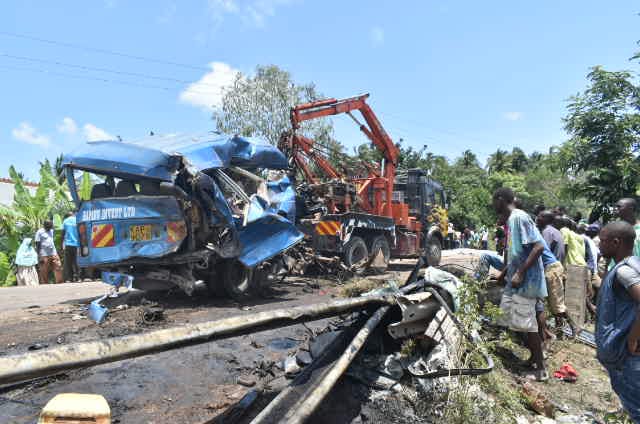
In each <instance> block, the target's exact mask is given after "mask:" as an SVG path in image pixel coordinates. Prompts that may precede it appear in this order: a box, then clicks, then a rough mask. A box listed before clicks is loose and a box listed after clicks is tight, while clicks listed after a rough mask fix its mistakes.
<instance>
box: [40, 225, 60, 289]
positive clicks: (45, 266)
mask: <svg viewBox="0 0 640 424" xmlns="http://www.w3.org/2000/svg"><path fill="white" fill-rule="evenodd" d="M43 226H44V228H40V229H39V230H38V231H37V232H36V236H35V238H34V240H35V242H36V251H37V252H38V266H39V268H40V269H39V271H40V284H47V283H48V282H49V272H50V271H51V270H53V274H54V276H55V280H56V283H62V265H61V264H60V258H59V257H58V252H57V250H56V245H55V242H54V238H53V222H51V221H49V220H46V221H44V224H43Z"/></svg>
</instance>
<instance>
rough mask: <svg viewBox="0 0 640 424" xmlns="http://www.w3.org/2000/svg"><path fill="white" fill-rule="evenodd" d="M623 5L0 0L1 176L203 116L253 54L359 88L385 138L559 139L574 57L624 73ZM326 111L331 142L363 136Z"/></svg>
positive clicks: (630, 43)
mask: <svg viewBox="0 0 640 424" xmlns="http://www.w3.org/2000/svg"><path fill="white" fill-rule="evenodd" d="M638 12H640V5H639V4H638V3H637V2H635V1H631V0H619V1H615V2H602V1H585V0H582V1H577V0H574V1H569V0H567V1H538V2H515V1H492V2H477V1H464V2H463V1H451V2H444V1H441V2H435V1H404V2H389V1H348V2H347V1H323V2H319V1H313V2H312V1H309V0H306V1H305V0H209V1H206V0H201V1H196V0H193V1H184V2H178V1H171V0H157V1H150V0H144V1H133V0H130V1H124V0H105V1H100V0H95V1H91V2H88V1H79V0H78V1H65V0H58V1H56V2H42V1H29V0H23V1H14V2H4V3H3V5H2V13H0V93H2V95H1V96H2V97H1V98H2V109H1V113H0V146H1V148H2V150H3V151H4V152H5V153H4V154H3V155H0V176H5V175H7V169H8V167H9V165H10V164H15V165H16V167H17V168H18V169H19V170H21V171H22V172H24V173H25V174H26V175H27V176H29V177H32V178H35V176H36V175H37V161H38V160H42V159H43V158H44V157H50V158H53V157H55V156H56V155H57V154H59V153H61V152H66V151H70V150H73V149H74V148H75V147H77V146H78V145H79V144H81V143H83V142H85V140H86V139H87V138H88V139H95V138H100V137H104V136H108V135H120V136H121V137H122V138H123V139H125V140H126V139H127V138H135V137H139V136H143V135H145V134H147V133H148V132H149V130H154V131H155V132H157V133H163V132H191V131H204V130H208V129H212V128H213V126H214V123H213V122H212V121H211V119H210V116H211V109H210V108H207V107H206V106H204V105H210V104H215V103H216V102H218V101H219V97H220V87H224V84H225V83H227V82H228V81H229V79H230V78H231V76H232V75H233V73H234V72H236V71H240V72H244V73H250V72H251V71H252V70H253V69H254V68H255V66H256V65H258V64H276V65H278V66H280V67H282V68H285V69H286V70H288V71H290V72H291V73H292V75H293V77H294V79H295V80H296V81H298V82H301V83H305V82H310V81H313V82H315V83H316V85H317V87H318V89H319V90H320V91H321V92H322V93H324V94H326V95H327V96H329V97H348V96H351V95H355V94H359V93H362V92H369V93H371V98H370V103H371V104H372V106H373V107H374V110H375V111H376V112H378V114H379V116H380V118H381V120H382V122H383V124H384V125H385V127H386V128H387V130H388V132H389V133H390V135H391V136H392V138H394V139H396V140H397V139H398V138H403V139H404V140H405V142H406V143H407V144H409V145H412V146H415V147H421V146H423V145H425V144H427V145H428V148H429V150H430V151H433V152H434V153H437V154H444V155H446V156H448V157H450V158H454V157H456V156H457V155H459V154H460V153H461V152H462V151H463V150H464V149H466V148H470V149H472V150H473V151H474V152H476V153H478V154H479V156H480V158H481V159H485V158H486V156H487V155H488V154H489V153H491V152H493V151H495V150H496V148H498V147H500V148H508V149H510V148H511V147H513V146H520V147H521V148H523V149H524V150H525V151H526V152H532V151H534V150H538V151H546V150H547V149H548V148H549V147H550V146H552V145H555V144H559V143H561V142H562V141H564V140H565V138H566V135H565V134H564V132H563V130H562V117H563V116H564V115H565V113H566V100H567V98H568V97H569V96H570V95H572V94H576V93H577V92H579V91H581V90H582V89H584V87H585V83H586V80H585V76H586V74H587V72H588V68H589V67H591V66H594V65H603V66H604V67H605V68H607V69H610V70H618V69H630V70H633V71H638V69H639V66H638V64H637V63H632V62H629V60H628V59H629V57H630V56H631V55H632V54H633V53H634V52H635V51H637V50H638V49H640V47H638V46H637V45H636V41H637V40H639V39H640V30H639V29H640V17H639V16H638ZM71 45H74V46H84V47H83V48H79V47H72V46H71ZM107 52H112V53H117V54H108V53H107ZM136 57H143V58H146V59H145V60H141V59H138V58H136ZM150 59H153V60H150ZM167 62H172V63H176V64H181V65H188V66H176V65H172V64H169V63H167ZM68 65H75V67H72V66H68ZM89 68H105V69H110V70H117V71H118V72H120V74H115V73H108V72H101V71H96V70H93V69H89ZM132 74H135V75H132ZM147 76H154V77H157V78H148V77H147ZM104 80H107V81H104ZM199 81H200V82H201V83H202V82H204V84H200V85H196V86H190V85H189V84H190V83H195V82H199ZM190 87H191V88H190ZM185 90H186V91H185ZM334 122H335V125H336V134H335V135H336V137H337V138H338V139H339V140H340V141H341V142H343V144H345V145H347V146H355V145H357V144H359V143H362V142H364V141H365V140H364V139H363V137H362V136H361V135H360V133H359V131H358V130H357V129H355V128H354V127H353V125H352V123H351V121H350V120H349V119H348V118H347V117H345V116H343V117H340V118H338V119H335V120H334Z"/></svg>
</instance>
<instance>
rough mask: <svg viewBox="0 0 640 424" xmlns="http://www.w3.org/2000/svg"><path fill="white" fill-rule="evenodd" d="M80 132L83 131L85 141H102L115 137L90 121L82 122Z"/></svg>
mask: <svg viewBox="0 0 640 424" xmlns="http://www.w3.org/2000/svg"><path fill="white" fill-rule="evenodd" d="M82 132H83V133H84V138H86V139H87V141H104V140H115V139H116V137H114V136H112V135H111V134H109V133H108V132H106V131H105V130H103V129H102V128H98V127H96V126H95V125H93V124H91V123H88V124H84V126H83V127H82Z"/></svg>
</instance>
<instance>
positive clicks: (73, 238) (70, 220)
mask: <svg viewBox="0 0 640 424" xmlns="http://www.w3.org/2000/svg"><path fill="white" fill-rule="evenodd" d="M62 240H63V244H64V272H63V274H64V281H65V283H67V282H70V281H72V282H75V281H79V280H80V269H79V268H78V259H77V256H78V247H79V246H80V237H79V236H78V227H77V225H76V215H75V214H74V213H73V212H69V213H68V214H67V217H66V218H65V220H64V221H62Z"/></svg>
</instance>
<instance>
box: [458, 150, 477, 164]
mask: <svg viewBox="0 0 640 424" xmlns="http://www.w3.org/2000/svg"><path fill="white" fill-rule="evenodd" d="M460 164H461V165H462V166H463V167H464V168H471V167H474V166H479V165H478V157H477V156H476V154H475V153H473V152H472V151H471V150H469V149H467V150H465V151H464V152H462V156H461V157H460Z"/></svg>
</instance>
